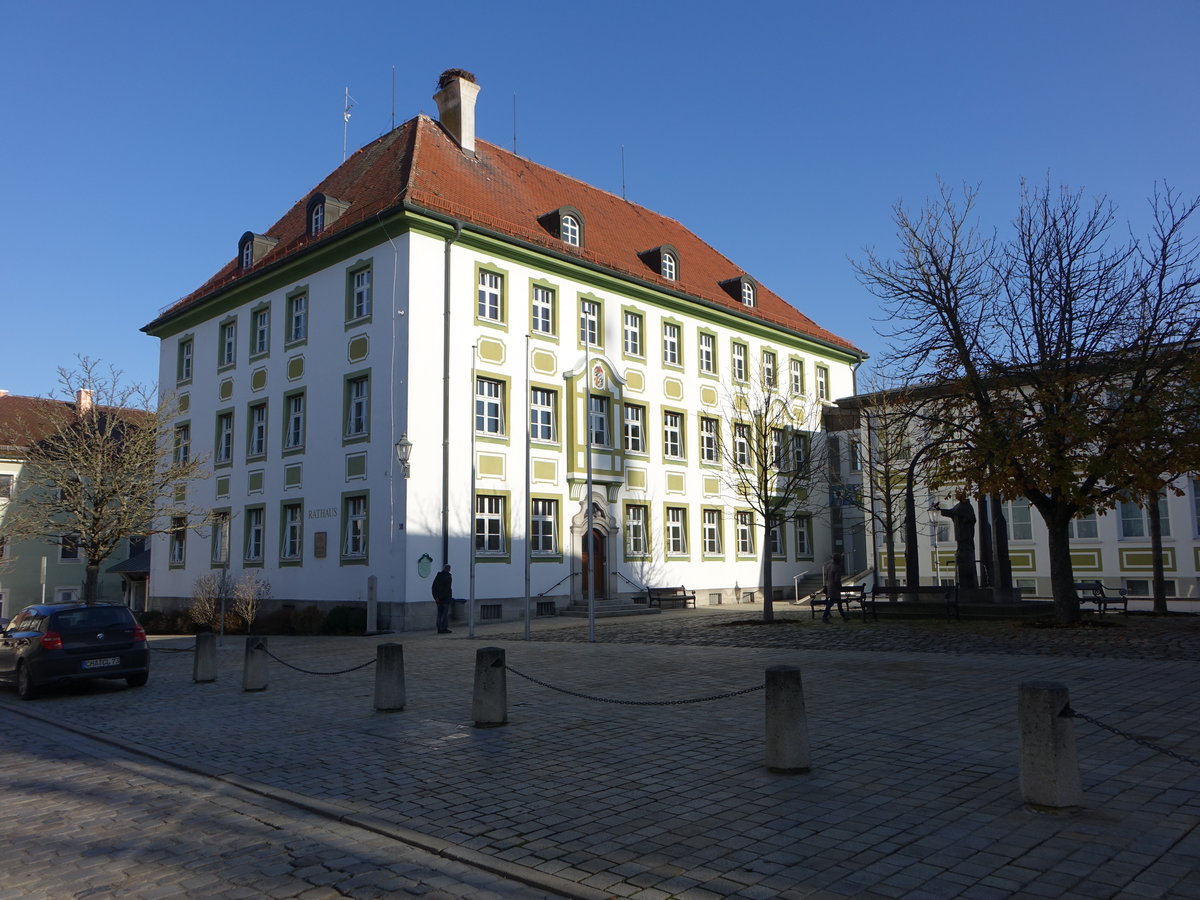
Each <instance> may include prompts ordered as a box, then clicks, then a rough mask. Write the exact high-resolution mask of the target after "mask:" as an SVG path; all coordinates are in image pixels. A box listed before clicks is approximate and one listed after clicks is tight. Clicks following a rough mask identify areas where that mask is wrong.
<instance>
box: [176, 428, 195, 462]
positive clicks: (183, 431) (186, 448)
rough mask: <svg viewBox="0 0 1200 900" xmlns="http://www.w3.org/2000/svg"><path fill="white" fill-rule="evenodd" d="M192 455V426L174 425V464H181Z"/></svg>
mask: <svg viewBox="0 0 1200 900" xmlns="http://www.w3.org/2000/svg"><path fill="white" fill-rule="evenodd" d="M191 457H192V426H191V425H188V424H183V425H176V426H175V465H182V464H183V463H186V462H187V461H188V460H189V459H191Z"/></svg>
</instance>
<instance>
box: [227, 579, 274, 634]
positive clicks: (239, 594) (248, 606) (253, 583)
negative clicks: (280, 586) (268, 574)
mask: <svg viewBox="0 0 1200 900" xmlns="http://www.w3.org/2000/svg"><path fill="white" fill-rule="evenodd" d="M231 594H232V597H233V611H234V612H235V613H236V614H237V615H238V616H239V617H240V618H241V619H242V621H243V622H245V623H246V631H247V632H250V631H253V630H254V620H255V619H257V618H258V611H259V607H260V606H261V605H262V603H263V601H264V600H270V599H271V582H269V581H267V580H266V579H265V578H263V577H262V576H261V575H259V574H258V572H257V571H255V570H253V569H251V570H250V571H248V572H243V573H242V577H241V578H239V579H238V580H237V581H235V582H234V583H233V590H232V592H231Z"/></svg>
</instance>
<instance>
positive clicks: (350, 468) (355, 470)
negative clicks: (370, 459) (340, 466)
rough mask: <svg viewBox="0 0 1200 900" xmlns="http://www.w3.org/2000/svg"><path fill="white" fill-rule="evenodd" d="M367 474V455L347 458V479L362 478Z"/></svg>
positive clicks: (356, 454) (357, 454)
mask: <svg viewBox="0 0 1200 900" xmlns="http://www.w3.org/2000/svg"><path fill="white" fill-rule="evenodd" d="M366 474H367V454H365V453H355V454H353V455H351V456H347V457H346V477H347V478H362V477H364V476H365V475H366Z"/></svg>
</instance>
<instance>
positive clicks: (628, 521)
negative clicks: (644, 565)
mask: <svg viewBox="0 0 1200 900" xmlns="http://www.w3.org/2000/svg"><path fill="white" fill-rule="evenodd" d="M625 554H626V556H645V555H646V507H644V506H642V505H640V504H630V505H629V506H626V507H625Z"/></svg>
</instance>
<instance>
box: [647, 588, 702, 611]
mask: <svg viewBox="0 0 1200 900" xmlns="http://www.w3.org/2000/svg"><path fill="white" fill-rule="evenodd" d="M646 600H647V603H648V604H649V605H650V606H654V605H655V604H657V605H658V608H659V609H666V608H667V607H668V606H669V607H672V608H675V607H682V608H683V609H687V608H688V607H689V606H690V607H691V608H692V609H695V608H696V595H695V594H693V593H690V592H689V591H688V589H687V588H685V587H684V586H683V585H679V586H678V587H648V588H646Z"/></svg>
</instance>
